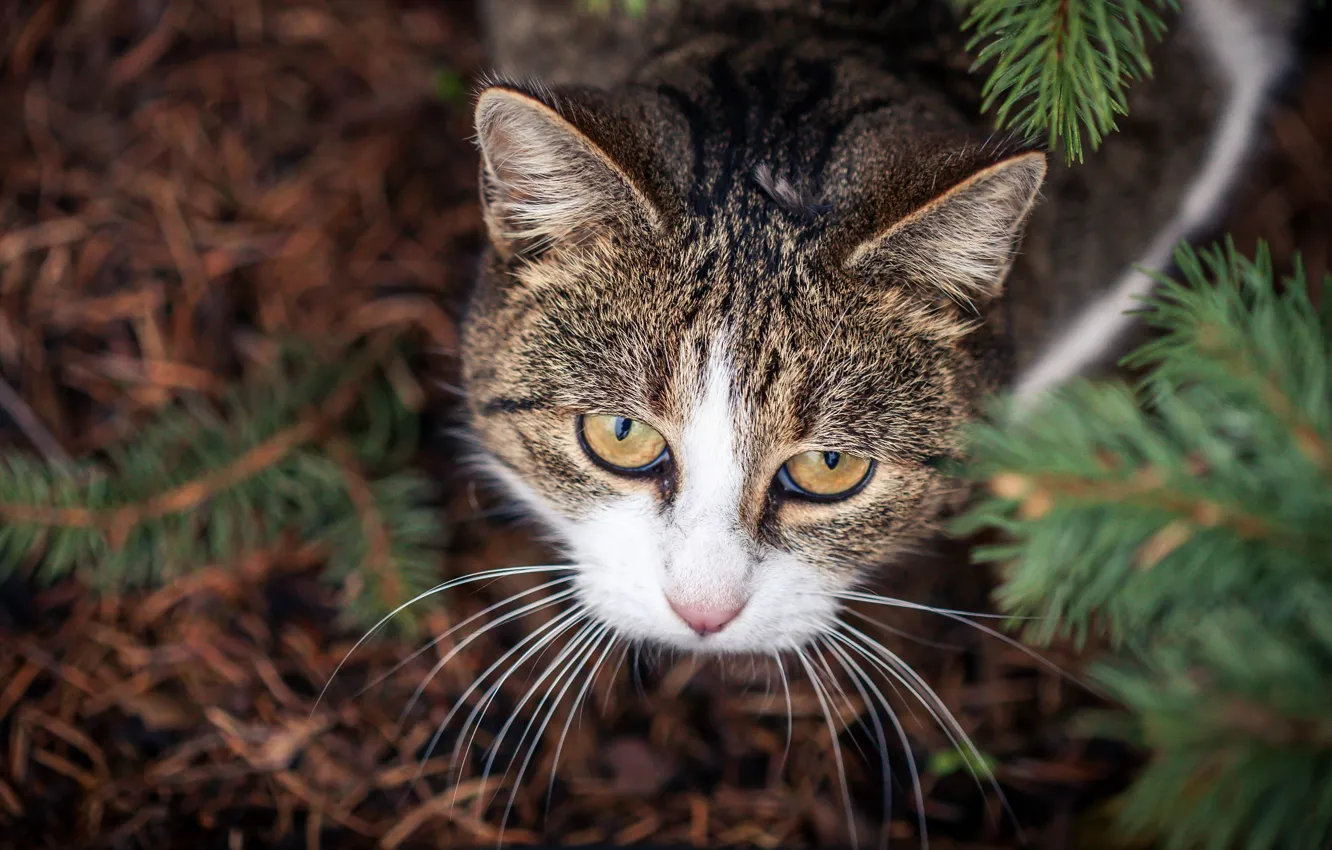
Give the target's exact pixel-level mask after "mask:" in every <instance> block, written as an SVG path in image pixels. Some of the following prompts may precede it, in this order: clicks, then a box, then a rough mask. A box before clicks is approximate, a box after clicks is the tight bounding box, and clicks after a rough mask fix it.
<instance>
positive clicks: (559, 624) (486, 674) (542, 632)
mask: <svg viewBox="0 0 1332 850" xmlns="http://www.w3.org/2000/svg"><path fill="white" fill-rule="evenodd" d="M586 616H587V614H586V611H585V610H584V609H583V607H582V606H580V605H577V606H574V607H573V608H570V609H569V610H568V611H565V612H562V613H560V614H557V615H556V616H555V617H553V618H552V619H551V620H549V621H548V622H546V623H542V624H541V625H540V626H537V627H536V628H535V629H533V630H532V631H531V632H530V633H529V634H527V635H525V636H524V637H523V638H522V639H521V640H520V641H518V642H517V643H516V644H514V645H513V647H511V648H510V649H508V650H506V651H505V653H504V654H503V655H501V656H500V657H499V658H498V659H496V660H495V662H494V663H493V664H491V665H490V666H489V667H487V668H486V669H485V671H483V672H482V673H481V675H479V676H477V677H476V679H475V680H474V681H473V682H472V684H470V685H468V686H467V689H466V690H465V691H463V693H462V695H461V696H460V697H458V699H457V700H455V701H454V703H453V705H452V706H450V708H449V713H448V714H446V715H445V716H444V719H443V720H442V721H441V722H440V724H439V726H438V728H436V729H435V734H434V735H433V736H432V737H431V738H430V743H429V744H428V745H427V746H426V751H425V757H424V758H423V759H422V760H421V765H420V768H419V769H418V771H417V774H418V777H419V775H420V771H422V770H424V769H425V764H426V761H427V760H429V758H430V754H431V753H433V752H434V751H435V747H436V746H438V745H439V739H440V738H442V737H443V736H444V731H445V730H446V729H448V728H449V723H451V722H452V721H453V718H454V717H455V716H456V715H457V713H458V712H459V711H460V710H461V709H462V707H463V706H464V705H466V704H467V700H468V699H469V698H471V696H472V694H474V693H475V692H476V690H477V689H478V688H480V687H481V685H482V684H484V683H485V681H486V679H488V678H490V676H491V674H493V673H494V672H495V671H496V670H498V669H499V668H500V667H501V666H502V665H503V664H504V663H505V662H506V661H508V660H509V659H510V658H512V657H513V656H514V655H516V654H518V653H519V652H521V651H522V649H523V647H524V646H526V645H527V644H529V643H533V642H535V647H533V648H531V649H529V650H528V651H527V653H525V654H524V655H523V658H520V659H519V660H518V661H517V662H516V664H514V665H513V667H510V668H509V670H510V672H511V671H512V670H513V669H514V668H515V667H517V666H518V665H521V664H522V663H523V660H524V659H525V658H527V655H528V653H531V652H534V651H535V649H536V648H539V647H542V646H544V645H546V644H547V643H549V642H550V641H553V640H555V639H556V638H558V637H559V636H560V635H561V634H563V633H564V632H565V631H567V630H568V629H570V628H572V627H573V626H575V625H577V624H578V622H579V621H580V620H582V619H583V618H584V617H586ZM506 675H507V673H506ZM503 681H504V679H503V678H501V679H500V682H501V683H502V682H503ZM496 687H498V684H497V685H496ZM468 720H469V721H470V720H471V718H470V717H469V718H468ZM466 730H467V727H466V726H464V727H463V728H462V729H461V730H459V733H458V740H457V741H455V742H454V748H453V753H452V755H451V757H450V758H451V760H450V762H449V764H450V766H453V765H457V766H458V778H457V780H456V781H455V782H454V784H455V785H456V784H458V782H461V781H462V769H463V765H462V764H461V762H460V761H459V759H458V752H459V744H460V743H461V742H462V738H463V733H464V732H466Z"/></svg>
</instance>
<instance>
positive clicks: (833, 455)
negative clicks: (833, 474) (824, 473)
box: [823, 452, 842, 469]
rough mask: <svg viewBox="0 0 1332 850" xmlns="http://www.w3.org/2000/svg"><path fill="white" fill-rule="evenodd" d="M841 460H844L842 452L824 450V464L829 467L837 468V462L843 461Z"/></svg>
mask: <svg viewBox="0 0 1332 850" xmlns="http://www.w3.org/2000/svg"><path fill="white" fill-rule="evenodd" d="M841 462H842V454H841V452H824V453H823V464H824V466H826V467H828V468H829V469H836V468H837V464H839V463H841Z"/></svg>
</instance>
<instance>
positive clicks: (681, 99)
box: [464, 0, 1240, 651]
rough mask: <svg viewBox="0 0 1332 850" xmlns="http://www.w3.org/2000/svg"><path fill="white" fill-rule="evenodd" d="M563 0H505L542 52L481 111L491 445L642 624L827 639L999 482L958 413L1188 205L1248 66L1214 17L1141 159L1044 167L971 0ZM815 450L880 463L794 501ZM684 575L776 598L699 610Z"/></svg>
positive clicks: (476, 372) (514, 487) (483, 438)
mask: <svg viewBox="0 0 1332 850" xmlns="http://www.w3.org/2000/svg"><path fill="white" fill-rule="evenodd" d="M1224 1H1225V2H1227V3H1232V4H1233V3H1236V2H1240V0H1224ZM552 2H553V0H492V2H491V3H490V5H489V7H488V9H489V14H490V15H491V19H492V20H495V21H500V20H503V21H505V22H506V24H505V25H504V26H503V27H499V28H497V29H496V30H495V31H494V33H493V34H492V36H493V38H492V40H493V43H494V45H495V47H496V52H497V59H498V62H499V65H500V69H501V71H506V72H509V73H511V74H513V75H514V77H513V78H511V81H509V82H502V81H496V82H494V83H493V84H492V85H490V86H489V87H488V88H487V89H486V90H485V92H484V93H483V94H482V96H481V98H480V101H479V104H478V110H477V131H478V141H479V143H480V146H481V150H482V159H483V166H482V174H481V186H482V197H483V201H484V205H485V212H486V218H487V225H488V229H489V232H490V235H491V244H490V248H489V250H488V252H487V255H486V260H485V263H484V268H483V271H482V274H481V278H480V280H479V282H478V286H477V289H476V292H475V295H474V298H473V301H472V303H471V306H470V311H469V316H468V320H467V323H466V327H465V345H464V351H465V363H464V366H465V379H466V381H467V383H468V390H469V399H470V402H469V403H470V413H471V418H472V426H473V429H474V432H475V434H476V437H477V440H478V443H479V444H480V445H481V446H482V448H483V457H484V463H485V464H486V465H487V466H488V468H489V469H490V470H491V471H492V472H493V473H494V476H495V477H496V478H497V479H498V480H499V481H501V482H502V483H503V484H504V485H505V486H507V487H508V488H509V489H510V491H511V492H512V493H513V494H514V495H515V497H517V498H519V499H520V500H522V501H524V502H526V503H527V504H528V505H529V506H530V507H531V508H532V509H533V511H534V512H535V513H536V514H537V515H538V516H540V517H542V518H544V519H545V521H546V522H547V524H548V525H550V526H551V527H552V528H553V529H554V531H555V532H556V533H557V534H558V535H559V537H560V539H561V540H562V541H563V542H564V543H565V544H566V546H567V548H568V551H569V554H570V557H571V559H572V560H574V561H575V562H576V563H578V564H579V567H580V573H579V586H580V591H581V595H582V598H583V600H584V601H585V602H586V603H587V604H589V605H590V606H591V607H592V609H593V610H594V611H595V612H596V613H598V614H599V615H600V616H601V617H602V618H603V619H605V620H606V621H608V622H610V623H611V624H612V625H614V626H615V627H616V629H617V631H619V632H621V633H622V634H625V635H627V636H630V637H633V638H638V639H647V640H653V641H659V642H665V643H670V644H673V645H676V646H681V647H685V648H691V649H710V650H716V651H741V650H756V649H762V650H768V649H772V648H774V647H776V646H798V645H800V644H801V643H802V642H804V641H807V640H808V639H809V638H810V637H811V636H812V635H814V634H816V633H817V632H818V631H819V630H820V629H822V628H824V627H825V626H826V625H827V623H828V622H829V618H830V617H832V616H833V606H832V605H831V603H830V602H829V601H828V597H827V596H826V594H828V593H831V592H836V591H841V590H845V589H846V588H848V587H850V586H852V585H853V584H856V583H857V582H861V581H864V580H865V579H866V578H867V577H868V576H870V575H871V574H873V572H874V571H876V570H880V569H882V568H883V567H885V566H888V567H891V565H892V564H894V563H895V562H896V561H897V560H898V559H899V558H900V557H901V556H902V555H903V554H904V553H906V552H908V551H911V550H913V549H915V548H917V547H919V546H920V545H921V544H922V543H923V542H924V541H927V540H928V539H930V538H931V537H932V535H934V534H935V533H936V531H937V529H938V527H939V523H940V520H941V518H942V517H944V516H945V515H947V513H948V512H949V511H950V510H952V509H953V508H954V507H955V506H957V505H958V504H959V503H960V502H961V500H963V499H964V498H965V496H966V493H965V492H963V491H961V489H960V488H959V487H958V486H957V485H956V484H955V483H954V482H952V481H949V480H948V479H947V478H945V477H944V476H943V475H941V474H940V473H939V472H938V471H937V470H936V466H937V465H938V464H937V461H938V460H939V459H940V458H944V457H948V456H950V455H952V454H955V453H956V452H957V451H958V446H957V444H956V442H955V440H956V433H957V428H958V426H960V425H961V424H963V423H965V422H967V421H969V420H970V419H972V418H973V417H974V416H975V415H976V414H977V411H978V407H979V405H980V404H981V401H982V399H983V397H984V396H985V394H986V393H987V392H989V391H991V390H994V389H996V388H999V387H1001V386H1004V385H1006V384H1008V383H1009V382H1011V381H1012V380H1013V377H1014V374H1015V369H1016V368H1017V366H1019V365H1027V364H1030V363H1031V362H1033V360H1034V359H1035V358H1037V357H1038V354H1036V352H1038V351H1039V349H1040V346H1041V343H1042V340H1044V339H1047V338H1049V337H1050V335H1051V334H1052V333H1053V332H1054V331H1055V330H1056V329H1057V327H1056V325H1057V324H1058V322H1060V321H1062V320H1063V319H1065V318H1066V317H1067V316H1069V315H1072V313H1074V312H1075V311H1076V309H1077V308H1078V306H1079V305H1082V304H1086V303H1088V302H1089V301H1090V299H1091V298H1092V296H1094V295H1095V294H1096V293H1097V292H1098V291H1100V290H1103V289H1105V288H1106V287H1107V286H1109V285H1110V283H1111V282H1112V281H1113V280H1114V278H1115V276H1116V275H1117V274H1118V273H1119V271H1120V270H1121V269H1122V268H1124V267H1125V266H1126V265H1127V264H1128V263H1129V262H1131V261H1132V260H1133V259H1134V258H1136V256H1138V255H1139V254H1141V253H1142V252H1143V251H1145V249H1146V246H1147V245H1148V244H1149V243H1150V242H1151V239H1152V236H1153V233H1152V228H1153V227H1154V226H1160V225H1161V223H1163V222H1165V221H1167V220H1169V218H1170V216H1171V214H1172V213H1171V210H1172V207H1171V205H1170V203H1169V201H1170V200H1171V199H1172V198H1178V197H1180V196H1182V195H1183V194H1184V193H1185V192H1186V191H1187V187H1188V185H1189V182H1190V175H1191V173H1192V172H1191V171H1186V170H1183V163H1185V162H1186V161H1187V157H1189V156H1193V157H1195V158H1196V155H1197V151H1198V150H1199V149H1201V148H1202V147H1204V146H1205V145H1206V144H1207V139H1208V137H1209V133H1210V128H1211V126H1212V125H1213V122H1214V120H1215V119H1216V117H1217V116H1218V115H1219V114H1221V111H1222V110H1223V109H1224V106H1223V105H1224V102H1225V96H1226V89H1225V80H1223V79H1218V80H1216V81H1211V80H1209V79H1208V78H1207V77H1206V75H1205V74H1198V73H1197V72H1196V70H1194V69H1193V68H1192V67H1191V64H1190V63H1192V61H1193V58H1194V57H1195V56H1196V54H1197V51H1199V50H1201V49H1203V48H1202V47H1200V46H1199V38H1200V36H1199V34H1198V32H1199V31H1198V30H1197V29H1190V28H1187V27H1185V28H1183V29H1181V30H1180V31H1179V32H1178V33H1177V34H1176V35H1175V36H1173V37H1172V43H1171V44H1170V45H1168V47H1169V49H1170V51H1171V52H1168V53H1166V54H1164V55H1163V57H1162V59H1161V60H1160V61H1159V62H1158V66H1159V67H1160V68H1161V72H1162V74H1163V75H1164V74H1165V73H1167V72H1172V71H1176V70H1179V69H1183V68H1188V69H1189V71H1188V74H1187V75H1181V76H1180V77H1179V78H1178V79H1177V80H1173V81H1171V83H1170V84H1169V85H1156V86H1150V85H1149V86H1145V87H1143V89H1142V92H1139V93H1137V94H1135V97H1137V101H1135V103H1134V104H1132V107H1133V109H1134V110H1136V111H1135V112H1131V114H1130V117H1129V119H1127V120H1126V121H1125V134H1124V137H1123V138H1112V139H1111V141H1110V143H1109V144H1108V145H1107V148H1106V151H1105V152H1104V156H1105V159H1106V161H1107V162H1109V163H1112V164H1114V165H1115V166H1116V167H1117V168H1119V169H1120V170H1119V172H1118V173H1111V172H1105V171H1102V170H1098V169H1097V167H1096V166H1095V162H1096V160H1093V164H1090V165H1088V166H1086V167H1085V169H1084V170H1083V171H1076V170H1069V169H1066V168H1063V167H1062V166H1060V165H1058V164H1057V163H1056V164H1054V165H1052V167H1051V171H1050V173H1049V176H1048V179H1046V180H1045V183H1044V186H1045V188H1044V191H1043V192H1041V187H1042V180H1043V178H1046V175H1047V172H1046V168H1047V166H1046V162H1045V158H1044V157H1043V156H1042V155H1041V154H1040V153H1039V152H1037V151H1033V150H1032V149H1031V148H1030V147H1025V146H1022V145H1019V144H1015V143H1013V142H1012V141H1002V142H996V141H995V139H994V138H993V137H992V135H991V134H990V133H989V130H988V128H987V126H986V122H985V120H984V119H983V117H982V116H981V115H980V113H979V108H978V104H979V91H978V84H979V81H978V80H977V78H976V77H975V76H974V75H972V74H969V73H968V72H967V68H968V62H967V59H966V57H965V55H964V54H963V53H962V51H961V46H960V37H959V36H958V35H957V27H956V21H954V20H953V19H952V17H951V14H952V13H951V11H950V7H949V6H948V5H947V4H946V3H943V2H939V3H932V2H923V0H922V1H921V2H913V1H912V0H900V2H873V0H838V2H833V0H826V1H825V2H820V0H752V1H751V2H740V0H707V2H702V1H701V0H699V2H690V0H677V2H676V3H674V4H659V5H671V6H672V8H673V11H671V12H669V13H667V12H664V11H658V12H654V14H656V15H659V16H661V17H658V18H655V19H651V20H649V21H647V22H646V23H645V24H644V25H643V26H641V27H635V26H634V25H632V24H631V23H630V22H627V21H626V20H624V19H619V18H611V19H591V18H589V19H579V18H577V17H576V16H575V17H572V18H571V17H570V16H568V15H564V16H560V15H549V14H547V15H544V16H543V15H541V14H539V13H540V12H542V11H547V12H549V11H550V10H549V9H547V8H546V7H548V6H549V5H550V4H551V3H552ZM1205 2H1207V3H1211V2H1222V0H1205ZM524 28H526V29H524ZM551 28H554V29H551ZM1176 56H1178V58H1175V57H1176ZM530 75H535V77H537V78H541V79H546V80H550V81H552V82H554V83H557V84H558V85H557V86H555V87H554V88H546V87H545V86H544V85H541V86H538V85H533V84H529V83H524V82H518V81H516V80H518V79H525V78H529V76H530ZM1163 127H1165V128H1171V129H1172V132H1173V135H1171V134H1170V133H1163V132H1162V128H1163ZM1143 137H1148V138H1151V139H1153V140H1154V141H1152V142H1151V143H1150V144H1148V143H1144V142H1143V141H1142V138H1143ZM1167 141H1168V142H1169V145H1167V144H1166V142H1167ZM1152 144H1154V145H1155V147H1152V146H1151V145H1152ZM1135 146H1136V147H1135ZM1126 162H1136V163H1137V166H1136V168H1135V169H1126V168H1124V167H1123V166H1124V163H1126ZM1163 169H1164V170H1163ZM1149 182H1150V183H1151V184H1152V185H1148V183H1149ZM1038 193H1041V194H1043V196H1044V197H1043V199H1042V200H1041V201H1040V202H1038V201H1037V196H1038ZM1110 193H1118V195H1119V196H1122V197H1123V199H1122V200H1121V201H1118V202H1116V203H1118V204H1119V206H1120V207H1122V208H1123V209H1122V210H1121V213H1120V215H1121V216H1122V217H1114V216H1110V217H1104V216H1105V213H1106V211H1108V210H1112V208H1113V207H1114V204H1113V203H1111V201H1110V200H1109V199H1110V197H1111V194H1110ZM1135 203H1136V204H1140V205H1141V209H1140V210H1137V211H1136V212H1135V213H1134V214H1132V215H1130V210H1131V207H1128V206H1125V205H1126V204H1135ZM1093 213H1094V214H1095V215H1097V216H1103V220H1100V221H1097V220H1094V219H1089V218H1088V216H1089V214H1093ZM1024 231H1025V232H1027V236H1026V237H1025V242H1024V241H1023V233H1024ZM1024 246H1025V247H1024ZM1020 248H1022V249H1023V250H1019V249H1020ZM582 414H610V415H617V416H628V417H631V418H634V419H638V420H641V421H643V422H646V423H648V424H649V425H651V426H652V427H654V428H656V429H657V430H658V431H659V432H660V433H661V434H662V435H663V436H664V437H665V439H666V441H667V443H668V445H669V446H670V447H671V452H672V457H671V461H670V462H669V463H666V464H664V465H663V466H662V467H661V468H660V469H658V470H656V471H655V472H654V474H652V475H649V476H643V477H624V476H620V475H616V474H614V473H611V472H608V471H606V470H605V469H604V468H603V467H601V466H598V465H597V464H596V463H593V462H592V461H591V460H590V459H589V458H588V456H587V455H586V454H585V453H584V451H583V449H582V447H581V445H580V443H579V440H578V436H577V430H576V421H577V417H578V416H579V415H582ZM810 450H821V451H838V452H850V453H853V454H859V455H863V456H865V457H868V458H872V459H873V460H874V461H875V463H876V471H875V473H874V475H873V478H872V479H871V480H870V482H869V484H868V485H867V486H866V487H865V488H864V489H863V490H861V491H860V492H858V493H857V494H856V495H854V496H852V497H850V498H848V499H846V500H844V501H840V502H836V503H818V502H811V501H804V500H800V499H798V498H793V497H791V496H789V495H788V494H786V493H785V492H783V491H782V490H781V489H780V488H779V487H777V486H776V484H775V483H774V477H775V476H776V474H777V472H778V470H779V469H780V467H781V465H782V464H783V463H784V462H785V461H786V460H787V459H789V458H791V457H792V456H794V455H796V454H798V453H800V452H804V451H810ZM668 595H671V596H673V598H676V599H677V600H684V603H682V604H687V605H688V606H690V607H698V605H700V604H703V603H705V602H707V600H709V599H711V600H723V601H725V603H726V605H727V606H730V607H734V605H735V604H741V605H743V611H742V613H741V614H740V616H739V617H738V618H737V619H736V620H735V621H734V622H733V623H732V624H731V625H730V626H728V627H727V628H726V629H724V630H722V631H720V632H719V633H716V634H712V635H709V636H707V637H699V636H698V635H696V634H694V633H693V632H691V631H690V630H689V629H688V628H687V627H686V626H685V625H684V624H683V623H682V622H681V620H680V619H679V618H678V617H676V616H674V615H673V614H672V612H671V610H670V607H669V605H668V603H667V601H666V597H667V596H668ZM717 604H721V603H720V602H718V603H717Z"/></svg>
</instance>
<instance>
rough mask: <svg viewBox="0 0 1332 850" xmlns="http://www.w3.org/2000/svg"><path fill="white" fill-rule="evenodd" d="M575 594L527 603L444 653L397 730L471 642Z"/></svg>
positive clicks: (564, 592) (419, 687)
mask: <svg viewBox="0 0 1332 850" xmlns="http://www.w3.org/2000/svg"><path fill="white" fill-rule="evenodd" d="M575 592H576V591H575V590H574V589H573V588H569V589H568V590H561V591H559V592H558V593H552V594H550V595H549V596H547V597H545V598H543V599H538V600H536V601H535V602H529V603H527V604H526V605H523V606H522V607H520V608H516V609H514V610H512V611H510V612H509V613H507V614H505V615H503V616H501V617H497V618H496V619H494V620H492V621H490V622H489V623H486V624H485V625H484V626H482V627H481V628H479V629H477V630H476V631H474V632H472V633H471V634H470V635H468V636H467V637H466V638H464V639H463V640H461V641H459V642H458V643H457V644H456V645H455V646H454V647H453V648H452V649H450V650H449V651H448V652H446V653H444V656H443V657H442V658H440V659H439V661H436V662H435V666H433V667H431V668H430V672H429V673H427V674H426V676H425V678H424V679H423V680H422V681H421V684H419V685H417V686H416V690H415V691H413V692H412V696H411V699H409V700H407V705H406V706H405V707H404V708H403V709H402V713H401V714H399V715H398V728H399V729H401V728H402V726H403V724H404V723H406V722H407V717H408V715H410V714H411V713H412V709H413V708H415V707H416V703H417V701H418V700H420V699H421V695H422V694H424V693H425V689H426V688H427V687H429V685H430V682H431V680H432V679H434V678H435V676H437V675H438V674H439V671H441V670H443V669H444V668H445V667H446V666H448V663H449V662H450V661H452V660H453V659H454V658H455V657H457V655H458V653H460V652H462V651H463V650H464V649H466V648H467V647H468V646H470V645H471V644H472V643H473V642H475V641H476V640H478V639H480V637H481V636H482V635H484V634H485V633H486V632H489V631H491V630H492V629H496V628H499V627H500V626H502V625H504V624H505V623H508V622H511V621H513V620H516V619H518V618H520V617H524V616H526V615H528V614H531V613H533V612H536V611H540V610H541V609H542V608H548V607H550V606H551V605H556V604H558V603H560V602H562V601H564V600H565V599H568V598H570V597H571V596H573V595H574V593H575Z"/></svg>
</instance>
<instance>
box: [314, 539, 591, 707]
mask: <svg viewBox="0 0 1332 850" xmlns="http://www.w3.org/2000/svg"><path fill="white" fill-rule="evenodd" d="M568 569H569V566H568V565H564V564H558V565H557V564H546V565H542V566H532V567H500V568H499V569H494V570H485V571H483V572H479V573H472V574H470V575H465V576H460V577H459V578H455V579H451V580H449V581H446V582H444V583H442V584H437V585H435V586H434V587H432V588H430V589H429V590H426V591H423V592H421V593H419V594H417V595H416V596H414V597H413V598H411V599H409V600H408V601H406V602H404V603H402V604H401V605H399V606H398V607H397V608H394V609H393V610H392V611H390V612H389V613H387V614H385V615H384V617H383V618H382V619H380V621H379V622H377V623H375V624H374V625H373V626H371V627H370V629H369V631H367V632H366V633H365V634H364V635H361V638H360V640H358V641H356V643H354V644H352V648H351V649H349V650H347V654H346V655H344V656H343V657H342V660H341V661H339V662H338V664H337V666H336V667H334V668H333V672H332V673H330V674H328V681H327V682H325V683H324V687H323V688H321V689H320V691H319V696H318V697H316V698H315V702H314V705H313V706H311V708H310V716H311V717H314V715H315V712H316V711H318V710H319V704H320V703H321V702H323V699H324V695H325V694H327V693H328V689H329V686H331V685H332V684H333V680H334V679H335V678H337V675H338V673H339V672H340V671H341V670H342V668H343V667H344V666H345V665H346V664H347V662H348V661H349V660H350V659H351V657H352V655H354V654H355V653H356V650H358V649H360V648H361V645H362V644H364V643H365V642H366V641H367V640H369V639H370V638H371V636H372V635H374V634H375V632H377V631H379V630H380V629H382V628H383V627H384V626H385V625H386V624H387V623H388V622H389V621H390V620H392V619H393V618H394V617H396V616H398V615H399V614H401V613H402V612H403V611H406V610H407V609H408V608H410V607H411V606H413V605H415V604H416V603H418V602H420V601H421V600H422V599H427V598H429V597H431V596H434V595H435V594H436V593H443V592H444V591H446V590H449V589H451V588H454V587H458V586H460V585H464V584H470V583H472V582H476V581H484V580H486V579H488V578H503V577H505V576H517V575H531V574H532V573H543V572H549V573H553V572H558V571H561V570H568Z"/></svg>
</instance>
